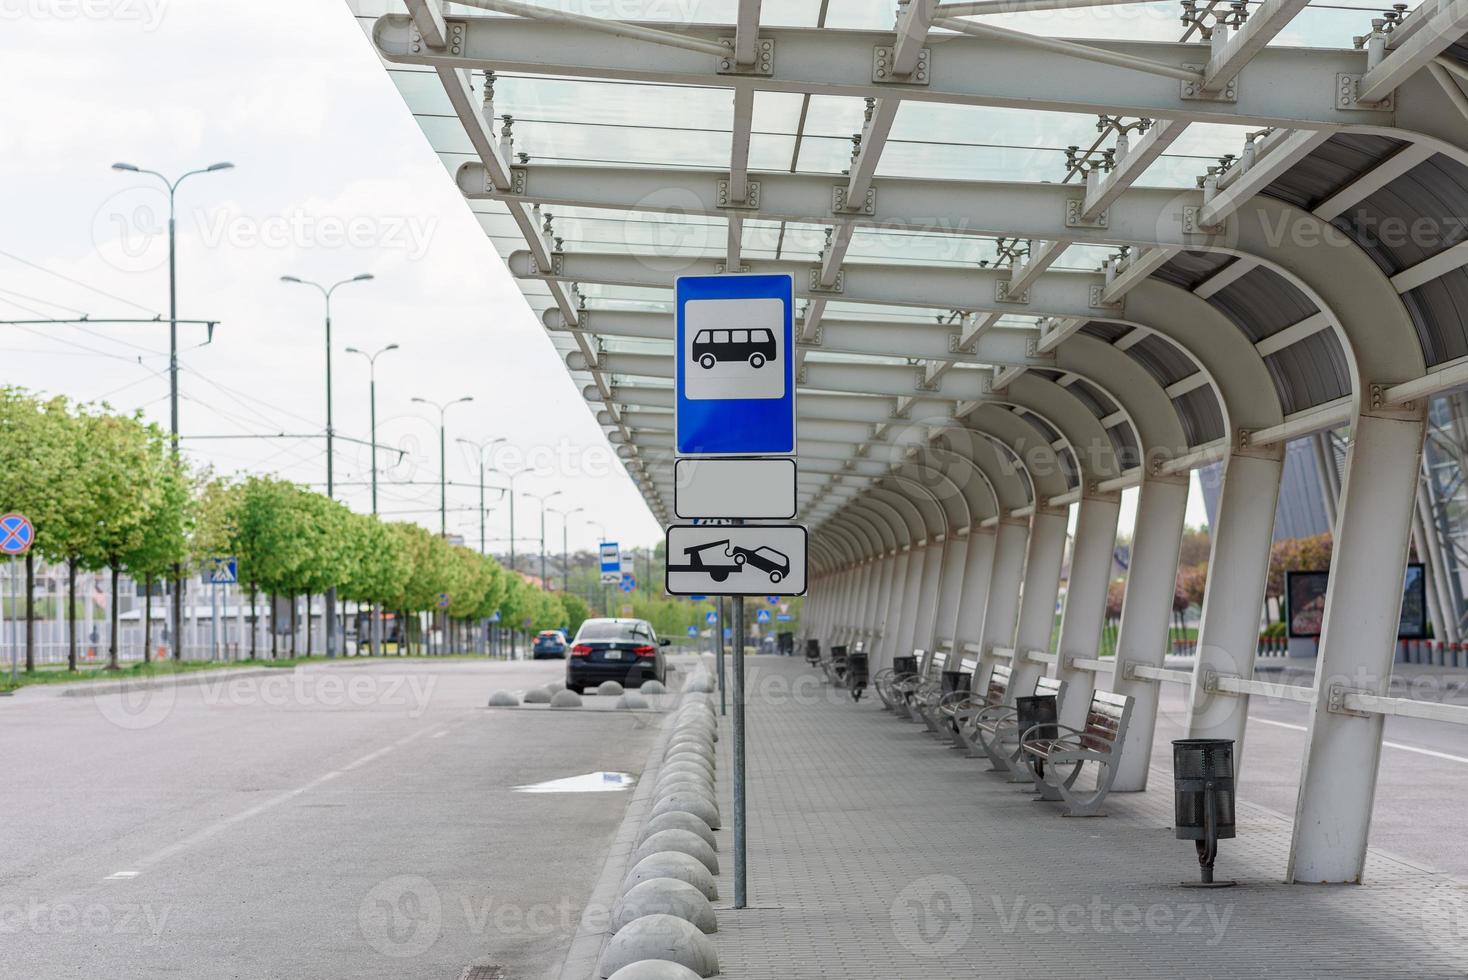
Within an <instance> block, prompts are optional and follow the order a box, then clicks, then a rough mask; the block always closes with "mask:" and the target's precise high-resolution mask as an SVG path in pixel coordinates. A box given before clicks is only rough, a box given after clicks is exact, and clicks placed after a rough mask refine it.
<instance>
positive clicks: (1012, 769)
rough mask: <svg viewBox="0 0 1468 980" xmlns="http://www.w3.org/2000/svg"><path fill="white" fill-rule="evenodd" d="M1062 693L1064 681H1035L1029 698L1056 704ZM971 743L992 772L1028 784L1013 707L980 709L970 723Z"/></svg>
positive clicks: (1043, 678) (1027, 770) (986, 707)
mask: <svg viewBox="0 0 1468 980" xmlns="http://www.w3.org/2000/svg"><path fill="white" fill-rule="evenodd" d="M1064 693H1065V682H1064V681H1062V680H1060V679H1059V678H1055V677H1041V678H1040V679H1038V680H1037V681H1035V691H1034V694H1033V695H1031V696H1033V697H1041V698H1043V697H1053V698H1055V699H1056V701H1057V703H1058V702H1059V700H1060V697H1061V696H1062V695H1063V694H1064ZM972 728H973V733H974V741H976V742H978V743H979V747H980V748H982V749H983V750H984V754H985V755H987V756H988V757H989V761H990V762H991V763H992V764H993V765H992V771H993V772H1005V773H1008V774H1009V775H1010V777H1011V778H1012V779H1013V780H1014V781H1015V782H1021V783H1022V782H1028V781H1029V779H1030V771H1029V767H1028V766H1026V765H1025V764H1024V761H1023V760H1022V759H1021V758H1020V755H1021V750H1020V738H1019V737H1020V734H1021V732H1020V730H1019V708H1018V707H1017V706H1016V705H1014V704H991V705H985V706H984V707H982V708H980V709H979V710H978V712H976V713H975V715H974V720H973V726H972Z"/></svg>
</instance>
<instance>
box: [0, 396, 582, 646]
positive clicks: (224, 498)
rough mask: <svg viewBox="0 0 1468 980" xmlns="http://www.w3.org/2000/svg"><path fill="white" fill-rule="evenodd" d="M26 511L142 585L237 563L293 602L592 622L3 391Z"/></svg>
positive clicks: (292, 495)
mask: <svg viewBox="0 0 1468 980" xmlns="http://www.w3.org/2000/svg"><path fill="white" fill-rule="evenodd" d="M4 510H15V511H20V512H21V513H24V514H26V515H27V516H28V517H30V518H31V520H32V521H33V522H34V523H35V526H36V550H37V552H38V553H39V554H40V555H42V556H43V557H45V558H47V559H49V560H51V561H75V562H76V563H77V564H78V565H79V566H80V567H85V568H103V567H119V568H122V569H125V570H127V571H128V572H129V573H131V574H132V575H133V576H134V577H135V578H137V579H139V580H141V579H144V578H148V577H153V578H157V577H160V576H166V575H170V574H172V570H173V568H174V567H175V566H181V567H183V568H184V569H185V570H187V569H189V568H192V567H197V566H198V564H199V563H200V562H201V561H202V560H203V559H207V558H213V557H219V556H224V555H234V556H236V557H237V558H238V559H239V571H240V580H241V582H242V583H243V584H244V585H245V586H246V587H247V588H253V589H256V590H258V591H260V592H265V593H275V594H278V595H284V596H296V595H310V594H319V593H322V592H325V591H326V590H328V589H330V588H336V589H337V590H338V594H339V595H340V596H341V597H342V598H344V599H348V600H351V601H355V602H362V603H372V604H375V605H378V606H382V607H384V608H387V609H392V610H397V611H400V612H406V613H417V612H424V611H429V610H437V609H438V608H440V596H447V597H448V613H449V615H450V616H452V617H454V618H460V619H480V618H487V617H489V616H491V615H492V614H493V613H494V612H496V611H497V610H498V611H501V613H502V621H503V622H504V624H505V625H507V626H515V627H519V626H520V624H521V623H522V622H523V621H524V620H525V619H530V620H531V622H532V625H533V626H534V627H535V628H538V629H546V628H550V627H554V626H563V625H570V626H571V627H572V628H573V629H574V628H575V627H576V626H579V625H580V623H581V620H582V619H584V618H585V617H586V616H587V615H588V614H589V610H588V609H587V608H586V604H585V603H584V602H582V601H581V600H580V599H578V598H575V597H572V596H565V595H560V594H555V593H546V592H543V591H541V590H540V589H538V588H536V587H534V586H532V585H530V584H528V583H526V582H525V580H524V579H522V578H521V577H520V576H518V575H512V574H510V573H508V572H507V571H505V570H504V569H503V568H501V567H500V566H499V564H498V563H497V562H496V561H495V560H494V559H493V558H490V557H486V556H482V555H480V554H478V553H477V552H474V551H472V550H470V549H468V548H464V547H460V546H457V545H451V544H449V543H448V542H446V541H444V540H443V539H441V538H439V537H437V536H436V535H434V534H432V533H430V532H429V531H427V530H425V529H424V528H421V527H418V526H417V525H413V524H388V523H384V522H382V521H380V520H378V519H377V518H376V517H371V516H367V515H363V514H357V513H354V512H353V511H352V510H350V509H349V508H348V507H346V506H345V505H343V504H341V503H339V502H337V501H335V500H331V499H329V498H327V497H325V496H323V495H321V494H318V493H313V492H312V491H310V490H307V489H306V488H304V487H300V486H297V485H296V484H293V483H290V482H288V481H285V480H280V479H277V478H275V477H270V476H259V475H251V476H244V477H241V478H237V479H223V478H216V477H212V476H210V475H207V474H205V475H202V476H200V477H198V478H195V477H194V476H193V475H191V474H190V472H189V471H188V468H187V466H186V464H184V463H182V462H180V461H179V460H177V459H176V458H175V457H174V455H173V452H172V449H171V445H170V442H169V439H168V437H167V436H166V435H165V434H164V433H163V432H161V431H160V430H159V429H158V428H157V427H156V426H152V425H148V424H146V423H144V422H143V421H142V420H141V419H140V418H138V417H135V416H128V415H119V414H117V413H114V412H111V411H109V410H107V409H106V408H105V407H90V406H73V405H71V404H69V403H68V402H67V401H66V400H65V399H61V398H56V399H50V400H41V399H38V398H36V397H34V396H32V395H30V394H28V393H26V392H25V391H23V390H21V389H18V388H12V387H0V511H4Z"/></svg>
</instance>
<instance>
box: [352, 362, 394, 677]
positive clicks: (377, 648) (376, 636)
mask: <svg viewBox="0 0 1468 980" xmlns="http://www.w3.org/2000/svg"><path fill="white" fill-rule="evenodd" d="M397 349H398V345H397V344H388V345H387V346H386V347H384V348H382V349H381V350H379V351H376V352H375V353H372V354H369V353H367V352H366V351H364V350H358V349H357V348H355V347H348V348H347V351H346V352H347V353H348V354H360V355H362V356H363V357H365V358H367V376H368V379H369V381H368V388H367V408H368V417H369V419H370V420H371V422H370V425H371V428H372V434H371V436H370V437H369V439H370V442H371V451H372V515H373V516H374V517H375V516H377V359H378V358H379V357H381V356H382V355H383V354H386V353H387V352H388V351H390V350H397ZM370 612H371V616H372V626H371V641H372V654H373V656H381V655H382V623H381V616H380V615H379V614H378V612H377V608H376V606H375V605H374V606H373V607H372V608H371V610H370Z"/></svg>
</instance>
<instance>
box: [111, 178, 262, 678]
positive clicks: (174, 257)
mask: <svg viewBox="0 0 1468 980" xmlns="http://www.w3.org/2000/svg"><path fill="white" fill-rule="evenodd" d="M112 169H113V170H121V171H123V172H124V173H131V174H147V175H149V176H150V177H157V178H158V179H159V180H161V181H162V182H163V186H164V187H167V188H168V431H169V445H170V446H171V447H172V455H173V460H174V463H175V464H176V463H177V462H178V222H177V220H176V215H177V211H176V208H175V206H174V205H175V200H174V199H175V197H176V196H177V191H178V185H179V184H182V183H183V182H184V181H185V180H187V179H188V178H190V177H192V176H194V175H195V174H212V173H218V172H219V171H221V170H233V169H234V164H232V163H228V162H220V163H211V164H209V166H207V167H203V168H201V169H198V170H190V171H188V172H187V173H185V174H183V175H181V176H180V177H179V178H178V179H177V180H169V179H168V178H167V177H165V176H164V175H163V174H161V173H159V172H158V171H156V170H145V169H143V168H142V167H139V166H137V165H135V164H131V163H114V164H113V165H112ZM173 577H174V587H173V659H174V660H182V659H183V591H184V585H185V582H184V577H183V569H182V566H180V565H174V566H173Z"/></svg>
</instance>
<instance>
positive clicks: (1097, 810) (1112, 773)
mask: <svg viewBox="0 0 1468 980" xmlns="http://www.w3.org/2000/svg"><path fill="white" fill-rule="evenodd" d="M1097 764H1098V765H1100V766H1101V769H1102V771H1101V772H1100V773H1098V774H1097V777H1096V788H1095V789H1094V790H1092V791H1090V792H1088V793H1077V792H1075V791H1074V790H1073V789H1072V788H1071V787H1072V786H1073V785H1074V784H1075V781H1076V777H1077V776H1079V775H1080V773H1081V766H1080V765H1077V766H1076V771H1075V773H1074V774H1073V775H1072V776H1071V778H1070V779H1068V780H1066V781H1065V782H1064V783H1062V784H1061V787H1060V794H1061V795H1062V796H1063V797H1065V802H1066V805H1067V806H1068V808H1069V809H1067V810H1066V812H1065V814H1064V816H1067V817H1104V816H1106V814H1104V813H1102V812H1101V804H1102V802H1103V801H1105V799H1106V794H1107V793H1109V792H1110V791H1111V783H1112V781H1113V780H1114V779H1115V778H1116V770H1115V768H1114V767H1113V766H1112V765H1111V764H1110V763H1104V762H1103V763H1097Z"/></svg>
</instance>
